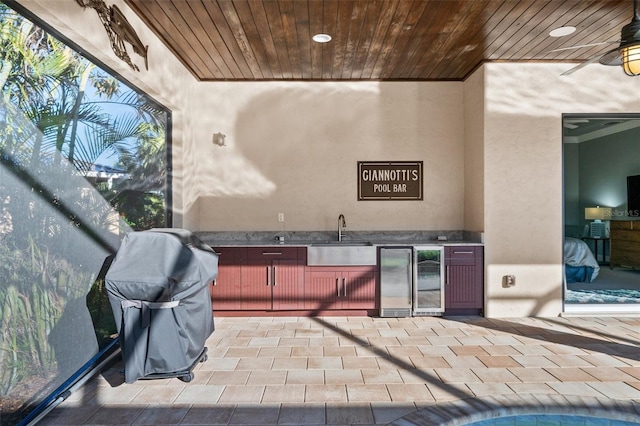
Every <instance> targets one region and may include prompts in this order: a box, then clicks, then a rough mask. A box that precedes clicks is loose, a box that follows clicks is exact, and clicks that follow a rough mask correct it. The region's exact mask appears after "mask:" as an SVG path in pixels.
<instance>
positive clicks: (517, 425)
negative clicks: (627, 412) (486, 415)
mask: <svg viewBox="0 0 640 426" xmlns="http://www.w3.org/2000/svg"><path fill="white" fill-rule="evenodd" d="M639 421H640V420H639ZM638 425H640V423H637V422H631V421H625V420H613V419H606V418H600V417H589V416H579V415H570V414H519V415H513V416H505V417H496V418H492V419H484V420H479V421H476V422H472V423H467V424H466V426H638Z"/></svg>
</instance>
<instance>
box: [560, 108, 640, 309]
mask: <svg viewBox="0 0 640 426" xmlns="http://www.w3.org/2000/svg"><path fill="white" fill-rule="evenodd" d="M639 138H640V117H638V116H637V115H635V114H593V115H592V114H588V115H584V114H582V115H581V114H577V115H571V114H565V115H564V116H563V148H564V149H563V154H564V200H565V201H564V209H565V214H564V218H565V227H564V229H565V231H564V232H565V243H564V244H565V246H564V247H565V263H566V265H565V279H566V289H565V304H566V305H565V309H566V310H567V311H568V312H571V311H581V312H585V311H595V312H598V311H603V310H609V311H629V310H633V309H635V308H634V307H631V306H630V305H633V304H637V303H640V272H639V271H638V270H637V269H634V268H633V267H632V266H630V264H629V262H628V261H627V262H625V261H623V262H622V263H620V262H618V261H616V259H615V257H614V259H613V260H614V262H611V250H612V249H611V245H612V244H613V245H614V248H617V249H618V250H628V249H629V247H626V246H624V245H622V246H621V244H624V242H622V243H621V242H620V241H616V240H615V239H614V241H612V239H611V229H612V226H613V228H615V227H616V226H617V225H620V224H622V223H625V221H628V220H633V219H634V218H637V212H636V211H634V210H635V207H634V206H633V199H634V197H636V195H635V191H637V190H636V189H635V187H634V182H633V181H629V182H628V179H633V177H634V176H637V175H638V174H640V163H639V162H638V160H637V158H638V157H637V153H638V152H639V150H640V142H639V140H640V139H639ZM630 202H631V207H630ZM615 232H616V231H615V229H614V233H615ZM625 263H626V264H625ZM572 265H573V266H572ZM576 265H579V266H576Z"/></svg>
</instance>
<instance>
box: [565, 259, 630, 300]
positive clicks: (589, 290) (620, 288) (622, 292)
mask: <svg viewBox="0 0 640 426" xmlns="http://www.w3.org/2000/svg"><path fill="white" fill-rule="evenodd" d="M565 302H566V303H640V271H638V270H632V269H626V268H614V269H611V268H610V267H608V266H602V267H601V268H600V273H599V274H598V277H597V278H596V279H595V280H594V281H593V282H591V283H569V284H567V294H566V298H565Z"/></svg>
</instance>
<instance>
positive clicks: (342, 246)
mask: <svg viewBox="0 0 640 426" xmlns="http://www.w3.org/2000/svg"><path fill="white" fill-rule="evenodd" d="M376 263H377V250H376V246H374V245H373V244H372V243H370V242H368V241H361V242H360V241H326V242H321V243H314V244H312V245H310V246H308V247H307V265H310V266H333V265H335V266H343V265H352V266H355V265H375V264H376Z"/></svg>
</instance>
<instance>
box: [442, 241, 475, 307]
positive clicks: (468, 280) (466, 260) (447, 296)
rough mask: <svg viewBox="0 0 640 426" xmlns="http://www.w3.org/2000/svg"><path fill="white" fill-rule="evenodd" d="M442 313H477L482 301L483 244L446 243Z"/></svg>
mask: <svg viewBox="0 0 640 426" xmlns="http://www.w3.org/2000/svg"><path fill="white" fill-rule="evenodd" d="M445 268H446V271H445V292H444V305H445V314H465V315H466V314H480V313H482V309H483V305H484V250H483V247H482V246H447V247H445Z"/></svg>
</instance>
